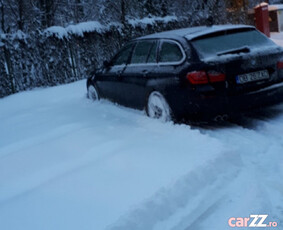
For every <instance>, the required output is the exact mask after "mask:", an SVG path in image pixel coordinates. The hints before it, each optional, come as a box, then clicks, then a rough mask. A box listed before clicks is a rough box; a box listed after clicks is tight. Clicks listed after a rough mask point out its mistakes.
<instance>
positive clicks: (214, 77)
mask: <svg viewBox="0 0 283 230" xmlns="http://www.w3.org/2000/svg"><path fill="white" fill-rule="evenodd" d="M187 79H188V80H189V81H190V83H191V84H193V85H201V84H208V83H215V82H222V81H225V80H226V75H225V74H223V73H219V72H215V71H209V72H205V71H195V72H190V73H188V74H187Z"/></svg>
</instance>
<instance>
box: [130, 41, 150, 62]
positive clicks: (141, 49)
mask: <svg viewBox="0 0 283 230" xmlns="http://www.w3.org/2000/svg"><path fill="white" fill-rule="evenodd" d="M152 45H153V42H152V41H140V42H138V43H137V45H136V47H135V50H134V53H133V56H132V60H131V64H141V63H146V61H147V57H148V55H149V52H150V50H151V47H152Z"/></svg>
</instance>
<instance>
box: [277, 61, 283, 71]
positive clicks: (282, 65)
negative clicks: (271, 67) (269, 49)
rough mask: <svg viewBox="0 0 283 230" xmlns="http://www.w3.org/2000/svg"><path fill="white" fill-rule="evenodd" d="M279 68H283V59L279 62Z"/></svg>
mask: <svg viewBox="0 0 283 230" xmlns="http://www.w3.org/2000/svg"><path fill="white" fill-rule="evenodd" d="M277 69H283V61H279V62H277Z"/></svg>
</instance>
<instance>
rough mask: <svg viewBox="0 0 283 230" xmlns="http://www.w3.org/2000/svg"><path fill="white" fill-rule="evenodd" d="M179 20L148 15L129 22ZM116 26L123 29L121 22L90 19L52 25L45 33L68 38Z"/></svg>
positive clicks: (142, 23) (145, 23)
mask: <svg viewBox="0 0 283 230" xmlns="http://www.w3.org/2000/svg"><path fill="white" fill-rule="evenodd" d="M173 21H177V17H176V16H166V17H151V18H150V17H146V18H142V19H130V20H128V23H129V24H130V25H131V26H132V27H137V26H142V27H144V26H147V25H154V24H156V23H160V22H161V23H164V24H166V23H169V22H173ZM113 26H114V27H116V28H118V30H119V29H121V28H122V27H123V25H122V24H120V23H109V24H108V25H102V24H101V23H100V22H98V21H89V22H82V23H79V24H76V25H69V26H67V27H61V26H52V27H49V28H47V29H46V30H45V31H44V33H45V34H46V35H47V36H55V37H57V38H59V39H63V38H68V36H69V35H77V36H83V35H84V33H90V32H98V33H103V32H105V31H108V30H110V28H111V27H113Z"/></svg>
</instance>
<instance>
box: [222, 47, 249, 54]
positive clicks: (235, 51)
mask: <svg viewBox="0 0 283 230" xmlns="http://www.w3.org/2000/svg"><path fill="white" fill-rule="evenodd" d="M249 52H250V49H249V48H248V47H246V46H245V47H240V48H236V49H230V50H225V51H223V52H219V53H217V56H222V55H226V54H238V53H249Z"/></svg>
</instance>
